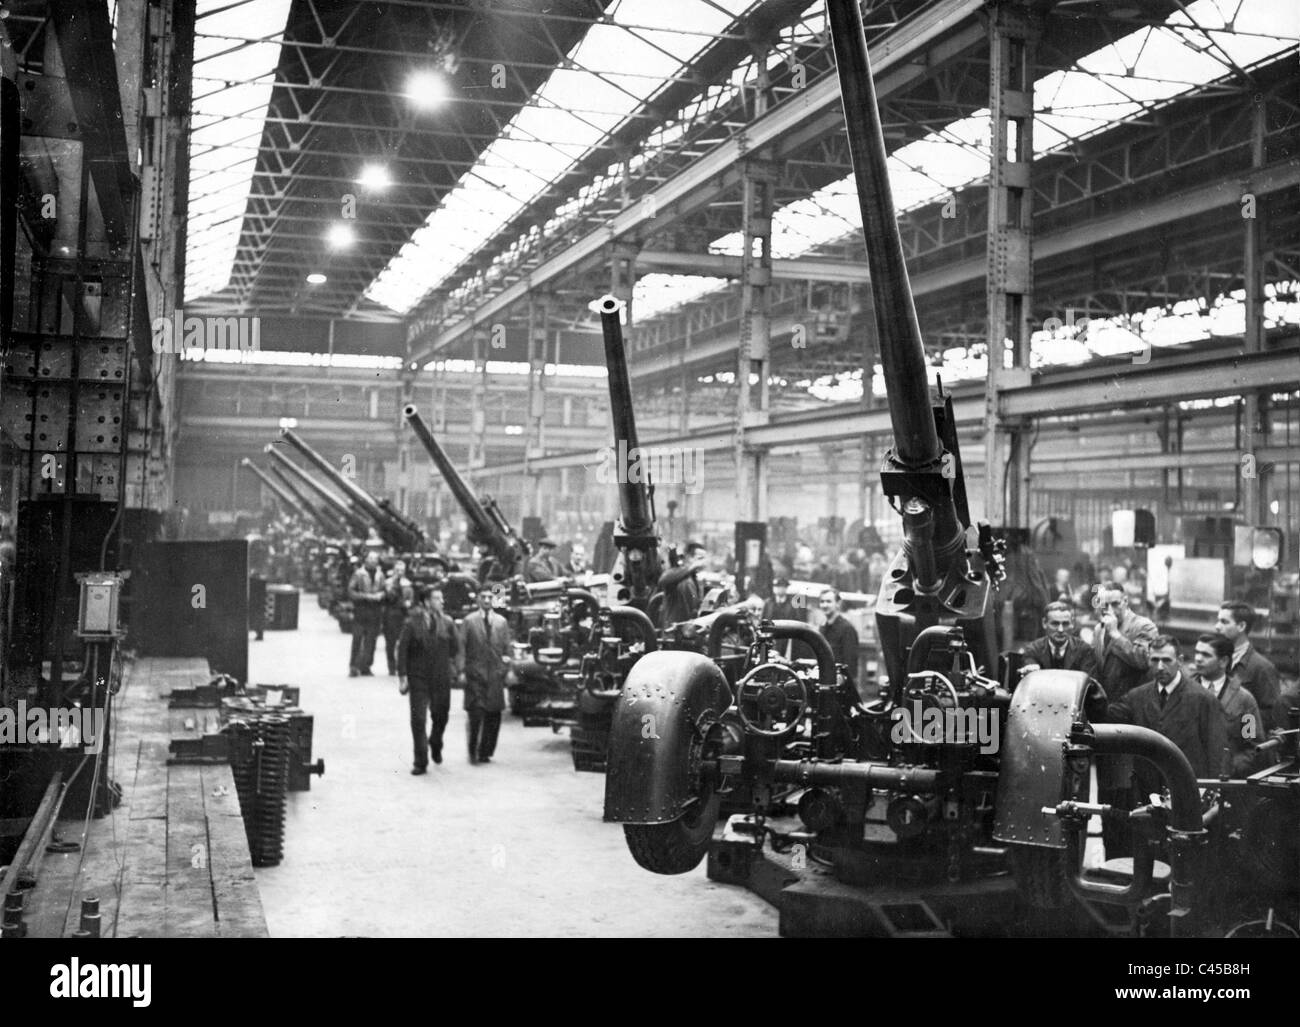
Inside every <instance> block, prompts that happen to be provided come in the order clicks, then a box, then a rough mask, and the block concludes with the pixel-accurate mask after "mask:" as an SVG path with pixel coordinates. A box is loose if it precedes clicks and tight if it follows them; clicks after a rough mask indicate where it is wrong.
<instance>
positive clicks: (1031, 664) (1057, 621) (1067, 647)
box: [1021, 600, 1101, 680]
mask: <svg viewBox="0 0 1300 1027" xmlns="http://www.w3.org/2000/svg"><path fill="white" fill-rule="evenodd" d="M1043 628H1044V630H1045V631H1046V632H1047V634H1045V635H1044V636H1043V637H1042V638H1036V639H1034V640H1033V641H1032V642H1030V643H1029V644H1028V645H1027V646H1025V661H1024V664H1023V666H1022V670H1021V672H1022V673H1024V674H1028V673H1029V672H1030V671H1032V670H1039V669H1048V670H1081V671H1083V673H1085V674H1087V675H1089V676H1090V677H1094V678H1097V679H1098V680H1100V676H1101V667H1100V665H1099V664H1098V663H1097V653H1096V651H1095V650H1094V649H1093V647H1092V646H1090V645H1089V644H1088V643H1087V642H1085V641H1083V640H1082V639H1081V638H1078V637H1076V636H1075V634H1074V606H1073V605H1072V604H1071V603H1069V602H1066V601H1062V600H1058V601H1056V602H1051V603H1048V604H1047V608H1046V609H1045V610H1044V611H1043Z"/></svg>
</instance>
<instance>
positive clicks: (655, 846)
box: [623, 793, 721, 874]
mask: <svg viewBox="0 0 1300 1027" xmlns="http://www.w3.org/2000/svg"><path fill="white" fill-rule="evenodd" d="M720 805H721V800H720V798H719V796H718V795H717V794H716V793H712V794H710V796H709V798H708V799H707V800H706V801H705V802H703V803H697V804H696V805H695V806H694V807H692V810H691V811H688V812H687V813H686V814H683V815H682V816H680V817H678V818H677V819H676V820H674V821H671V822H670V823H667V824H624V825H623V837H624V838H625V839H627V847H628V851H629V852H631V853H632V858H633V859H634V860H636V861H637V864H638V865H639V866H641V867H642V868H643V869H645V870H649V871H650V872H651V873H652V874H686V873H689V872H690V871H692V870H694V869H695V868H696V867H697V866H699V865H700V863H701V862H703V860H704V857H705V856H707V855H708V853H709V842H711V841H712V840H713V828H714V825H716V824H717V822H718V810H719V806H720ZM692 812H693V814H694V815H691V814H692Z"/></svg>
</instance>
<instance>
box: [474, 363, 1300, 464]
mask: <svg viewBox="0 0 1300 1027" xmlns="http://www.w3.org/2000/svg"><path fill="white" fill-rule="evenodd" d="M1261 388H1267V389H1272V390H1274V391H1277V392H1287V391H1292V390H1295V389H1300V344H1297V343H1291V344H1288V345H1286V346H1284V347H1280V348H1278V349H1274V350H1270V351H1268V352H1265V353H1254V354H1248V353H1243V352H1242V351H1240V350H1233V351H1231V352H1228V353H1219V354H1215V355H1213V356H1210V357H1203V356H1202V357H1197V356H1196V355H1192V356H1191V357H1190V358H1184V357H1183V356H1181V355H1179V356H1175V357H1170V358H1165V359H1157V358H1153V360H1152V362H1151V364H1150V365H1134V364H1131V363H1130V364H1124V363H1121V362H1119V361H1115V362H1110V363H1108V365H1107V366H1106V367H1105V368H1104V369H1103V368H1098V367H1090V368H1087V369H1084V370H1078V369H1076V370H1071V371H1056V372H1051V373H1048V374H1042V373H1039V374H1037V375H1035V376H1034V381H1033V383H1032V384H1027V385H1023V386H1020V387H1018V388H1007V389H1004V390H1002V395H1001V404H1002V412H1003V414H1004V415H1005V416H1008V417H1020V416H1023V417H1059V416H1063V415H1070V414H1078V413H1086V412H1088V411H1092V410H1105V409H1113V408H1130V409H1131V408H1133V407H1134V406H1137V407H1143V406H1145V407H1148V408H1151V409H1156V408H1158V407H1159V406H1160V405H1161V404H1164V403H1172V402H1177V401H1180V400H1189V399H1200V398H1204V397H1207V396H1222V395H1230V394H1233V393H1237V392H1244V391H1247V390H1250V389H1261ZM952 393H953V414H954V418H955V421H956V423H957V424H958V425H961V426H964V427H973V426H975V425H978V424H980V423H982V422H983V419H984V392H983V385H982V384H980V383H970V384H966V385H962V386H960V387H958V388H956V389H954V390H952ZM891 430H892V429H891V425H890V420H889V413H888V411H884V410H863V409H862V408H861V406H860V405H858V404H857V403H842V404H837V405H836V406H834V407H831V408H829V409H827V410H824V411H819V412H817V413H813V414H795V415H789V416H785V417H780V416H777V417H774V418H773V419H772V421H771V423H769V424H766V425H762V426H759V427H755V428H752V429H750V430H749V431H747V432H746V434H745V438H746V442H747V444H751V445H754V446H764V447H767V448H770V449H777V448H788V447H799V446H808V445H814V444H817V443H822V442H830V441H835V440H839V439H853V438H859V437H861V436H863V435H874V436H879V437H884V436H888V435H889V433H890V432H891ZM733 439H734V436H733V431H732V429H731V427H730V426H729V425H728V426H724V427H720V428H718V429H714V430H710V431H703V432H694V433H691V434H689V435H684V436H676V437H668V438H657V439H650V440H647V441H645V442H643V443H642V445H643V446H647V447H651V446H653V447H675V448H681V449H699V450H702V451H704V452H706V453H707V452H721V451H724V450H730V449H731V448H732V444H733ZM596 459H597V458H596V456H595V455H594V454H593V452H592V451H590V450H586V451H583V452H576V453H556V454H554V455H551V456H544V457H540V458H538V459H535V460H532V461H530V468H531V469H532V470H533V471H535V472H536V471H548V470H559V469H560V468H564V467H581V466H583V465H587V464H593V463H595V462H596ZM522 471H523V466H522V465H521V464H508V465H499V466H495V467H488V468H484V469H482V471H481V472H480V473H483V474H508V473H519V472H522Z"/></svg>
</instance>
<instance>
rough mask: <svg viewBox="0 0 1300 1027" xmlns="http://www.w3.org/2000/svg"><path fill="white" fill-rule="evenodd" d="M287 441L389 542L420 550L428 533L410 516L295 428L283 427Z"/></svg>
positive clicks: (405, 550) (398, 547)
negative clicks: (323, 453)
mask: <svg viewBox="0 0 1300 1027" xmlns="http://www.w3.org/2000/svg"><path fill="white" fill-rule="evenodd" d="M280 434H281V436H282V437H283V438H284V440H285V441H286V442H288V443H289V444H290V445H291V446H293V448H294V449H296V450H298V452H299V453H301V454H302V455H303V456H304V457H306V458H307V461H308V462H309V463H311V464H312V465H313V466H315V467H316V469H317V470H319V471H320V472H321V474H323V475H325V477H326V478H327V479H329V481H330V484H332V485H333V486H334V487H335V488H337V489H338V490H339V491H340V492H342V493H343V495H345V496H347V498H348V500H349V501H350V502H351V503H352V504H353V506H354V507H356V509H357V510H359V511H360V512H361V513H362V514H363V515H364V516H365V517H366V518H368V519H369V520H370V522H371V523H372V524H373V525H374V528H375V531H376V532H378V533H379V537H380V538H381V539H383V541H384V543H385V544H386V545H389V546H392V548H393V549H395V550H397V551H398V552H401V553H413V552H418V551H419V550H420V549H422V548H423V546H424V532H423V531H421V530H420V526H419V525H418V524H416V523H415V522H414V521H412V520H411V519H410V518H407V517H404V516H402V514H400V513H398V512H397V511H396V510H394V509H393V508H392V506H391V505H390V504H389V503H388V502H387V501H386V500H382V501H380V500H376V499H375V498H374V497H373V496H372V495H371V494H370V493H369V492H367V491H366V490H365V489H363V488H362V487H361V486H360V485H358V484H356V482H354V481H352V480H351V479H349V478H348V477H347V476H346V475H344V474H342V473H341V472H340V471H338V470H337V469H336V468H335V467H333V466H332V465H331V464H330V462H329V461H328V460H326V459H325V458H324V457H323V456H321V454H320V453H318V452H316V450H315V449H313V448H312V447H311V446H309V445H308V444H307V443H306V442H304V441H303V440H302V439H301V438H300V437H299V436H298V434H297V433H296V432H295V431H294V430H293V429H292V428H281V429H280Z"/></svg>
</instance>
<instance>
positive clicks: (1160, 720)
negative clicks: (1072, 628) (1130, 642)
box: [1103, 635, 1227, 859]
mask: <svg viewBox="0 0 1300 1027" xmlns="http://www.w3.org/2000/svg"><path fill="white" fill-rule="evenodd" d="M1149 662H1150V665H1151V667H1152V668H1153V677H1152V679H1151V680H1150V681H1148V682H1147V683H1145V684H1142V685H1139V686H1138V687H1136V688H1133V689H1131V690H1129V691H1128V692H1126V693H1125V694H1124V695H1123V696H1122V697H1121V698H1120V699H1119V700H1118V701H1116V702H1112V703H1110V707H1109V713H1110V719H1111V720H1113V721H1117V722H1119V723H1121V724H1134V725H1136V726H1138V727H1145V728H1150V729H1151V730H1152V731H1158V732H1159V733H1160V734H1162V735H1164V736H1165V737H1166V738H1168V739H1169V740H1170V741H1171V742H1173V743H1174V744H1175V745H1176V746H1178V748H1179V749H1181V750H1182V753H1183V755H1184V756H1186V757H1187V762H1188V763H1190V764H1191V765H1192V771H1193V773H1195V774H1196V776H1197V777H1198V778H1209V777H1218V776H1219V773H1220V771H1221V770H1222V769H1223V768H1224V767H1225V766H1226V761H1225V758H1224V749H1225V746H1226V745H1227V735H1226V732H1225V731H1224V727H1223V713H1222V711H1221V710H1220V708H1219V704H1218V703H1216V702H1215V701H1214V696H1213V694H1212V693H1211V692H1210V691H1208V690H1207V689H1205V688H1203V687H1201V686H1200V684H1199V682H1197V681H1194V680H1192V679H1190V678H1189V677H1188V676H1187V675H1185V674H1184V673H1183V671H1182V667H1181V665H1180V664H1179V660H1178V643H1177V642H1175V641H1174V640H1173V639H1172V638H1170V637H1169V636H1168V635H1157V636H1156V637H1155V638H1154V639H1152V641H1151V644H1150V653H1149ZM1134 781H1135V783H1136V785H1137V788H1138V790H1139V792H1140V801H1142V802H1145V801H1146V800H1147V797H1148V796H1149V795H1151V794H1152V793H1153V792H1154V793H1158V792H1160V791H1161V790H1162V788H1163V785H1162V781H1163V779H1162V778H1161V777H1160V775H1159V773H1158V772H1157V771H1156V770H1155V768H1154V767H1153V766H1152V765H1150V764H1148V763H1147V761H1145V760H1141V761H1139V763H1138V767H1137V770H1136V773H1135V775H1134ZM1126 798H1127V797H1126ZM1103 801H1105V800H1103ZM1120 808H1123V809H1132V808H1133V807H1132V803H1131V802H1128V803H1126V804H1125V805H1124V806H1122V807H1120ZM1106 855H1107V858H1112V859H1113V858H1114V857H1113V856H1112V855H1111V852H1110V848H1109V843H1108V848H1107V852H1106Z"/></svg>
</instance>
